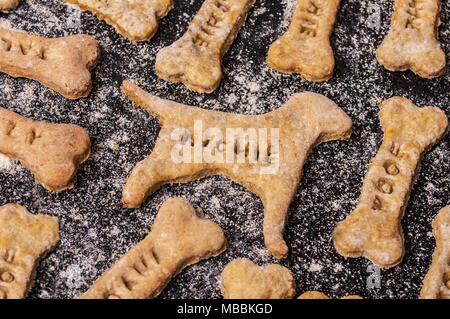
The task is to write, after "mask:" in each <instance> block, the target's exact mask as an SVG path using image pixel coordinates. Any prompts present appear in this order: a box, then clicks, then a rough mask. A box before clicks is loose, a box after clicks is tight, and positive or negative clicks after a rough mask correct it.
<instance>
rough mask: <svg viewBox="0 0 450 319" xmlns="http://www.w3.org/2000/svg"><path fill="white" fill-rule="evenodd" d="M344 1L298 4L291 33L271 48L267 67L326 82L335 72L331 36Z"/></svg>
mask: <svg viewBox="0 0 450 319" xmlns="http://www.w3.org/2000/svg"><path fill="white" fill-rule="evenodd" d="M339 3H340V0H298V1H297V8H296V10H295V13H294V16H293V18H292V22H291V25H290V26H289V29H288V31H287V32H286V33H285V34H284V35H283V36H281V37H279V38H278V40H276V41H275V42H274V43H273V44H272V45H271V46H270V48H269V52H268V54H267V64H268V65H269V66H270V67H271V68H273V69H275V70H277V71H280V72H284V73H294V72H295V73H300V75H301V76H302V78H304V79H306V80H309V81H316V82H321V81H326V80H329V79H330V78H331V76H332V75H333V70H334V55H333V50H332V49H331V46H330V35H331V32H332V31H333V25H334V21H335V18H336V13H337V11H338V9H339Z"/></svg>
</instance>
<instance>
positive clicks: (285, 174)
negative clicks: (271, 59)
mask: <svg viewBox="0 0 450 319" xmlns="http://www.w3.org/2000/svg"><path fill="white" fill-rule="evenodd" d="M122 90H123V91H124V92H125V94H126V95H127V96H128V98H130V99H131V100H132V101H134V102H135V103H136V104H137V105H140V106H142V107H143V108H145V109H146V110H147V111H148V112H150V113H151V114H152V115H154V116H156V117H157V118H158V119H159V120H160V122H161V123H162V124H163V128H162V129H161V131H160V133H159V136H158V140H157V142H156V145H155V148H154V150H153V152H152V153H151V154H150V156H149V157H148V158H147V159H145V160H144V161H142V162H140V163H138V164H137V165H136V167H135V168H134V170H133V172H132V173H131V176H130V177H129V179H128V181H127V183H126V185H125V187H124V190H123V197H122V201H123V203H124V205H125V207H129V208H134V207H138V206H139V205H141V204H142V202H144V200H145V199H146V198H147V197H148V196H149V195H151V194H152V193H153V192H154V191H156V190H157V189H158V188H159V187H160V186H161V185H163V184H167V183H183V182H188V181H192V180H196V179H199V178H202V177H205V176H210V175H223V176H226V177H228V178H230V179H232V180H233V181H235V182H237V183H239V184H241V185H243V186H245V187H246V188H247V189H248V190H249V191H251V192H253V193H255V194H256V195H258V196H259V197H260V198H261V200H262V202H263V204H264V208H265V218H264V239H265V243H266V246H267V247H268V249H269V252H270V253H272V254H273V255H274V256H275V257H277V258H283V257H286V256H287V252H288V248H287V246H286V244H285V242H284V240H283V230H284V226H285V223H286V219H287V216H288V209H289V204H290V202H291V200H292V198H293V197H294V195H295V192H296V191H297V188H298V185H299V183H300V179H301V176H302V168H303V164H304V163H305V161H306V158H307V156H308V154H309V153H310V151H311V149H312V148H313V147H314V146H315V145H318V144H320V143H321V142H325V141H330V140H337V139H345V138H348V137H349V136H350V134H351V128H352V121H351V119H350V118H349V117H348V116H347V115H346V114H345V113H344V112H343V111H342V110H341V109H340V108H339V107H338V106H337V105H336V104H335V103H333V101H331V100H329V99H328V98H326V97H324V96H322V95H319V94H315V93H310V92H305V93H301V94H296V95H294V96H293V97H292V98H291V99H290V100H289V101H288V102H287V103H286V104H285V106H283V107H281V108H280V109H278V110H276V111H273V112H270V113H267V114H264V115H259V116H247V115H238V114H229V113H224V112H217V111H209V110H203V109H201V108H196V107H193V106H187V105H183V104H179V103H175V102H171V101H167V100H163V99H160V98H157V97H155V96H152V95H150V94H148V93H147V92H145V91H143V90H141V89H140V88H139V87H137V86H135V85H133V84H131V83H129V82H126V81H124V83H123V86H122ZM196 121H200V122H202V123H203V126H204V128H205V129H208V128H214V129H217V130H219V131H220V132H222V134H223V136H224V137H225V135H226V131H227V130H228V129H238V128H240V129H242V131H241V132H240V133H237V134H236V135H235V137H230V138H229V140H227V139H225V138H224V140H212V139H211V138H208V137H207V136H203V138H202V136H200V137H199V138H200V140H197V141H192V140H191V143H192V144H193V148H194V150H195V149H196V148H197V147H198V146H200V148H201V146H202V144H203V146H204V147H205V148H207V149H208V148H209V149H210V150H211V149H216V150H217V152H218V153H220V154H225V153H227V158H228V155H230V154H231V159H233V158H235V157H236V158H239V157H240V158H242V157H244V156H245V161H241V162H242V163H236V160H234V161H233V160H231V161H229V160H224V161H222V163H220V162H219V161H206V160H195V158H194V161H191V162H187V161H181V163H175V162H174V161H173V160H171V154H172V152H173V150H174V149H176V148H177V147H178V146H179V145H180V142H181V143H184V142H185V141H184V138H185V136H183V137H181V140H177V139H176V138H175V139H173V138H171V135H172V133H173V132H175V131H176V130H179V129H180V128H184V129H185V130H187V132H188V133H189V134H188V135H189V136H190V137H191V138H192V137H194V139H198V138H196V137H195V132H194V128H195V122H196ZM251 129H254V130H255V131H258V132H260V131H261V130H266V132H270V134H271V137H270V142H268V143H267V145H265V147H264V143H259V145H258V147H256V149H255V148H252V149H251V150H250V146H249V144H250V143H249V140H250V137H249V138H245V140H246V143H245V144H244V143H242V145H241V143H235V142H236V140H238V141H239V140H241V139H242V136H244V134H245V132H247V133H248V132H250V130H251ZM273 129H278V130H279V132H278V135H279V141H278V140H275V137H276V130H273ZM272 131H274V132H273V135H272ZM204 135H206V134H204ZM268 135H269V133H268V134H267V136H268ZM261 137H263V135H261V134H260V135H259V138H260V139H261ZM227 138H228V137H227ZM267 139H269V137H267ZM274 140H275V143H272V141H274ZM278 142H279V143H278ZM194 157H195V156H194ZM272 169H273V170H272Z"/></svg>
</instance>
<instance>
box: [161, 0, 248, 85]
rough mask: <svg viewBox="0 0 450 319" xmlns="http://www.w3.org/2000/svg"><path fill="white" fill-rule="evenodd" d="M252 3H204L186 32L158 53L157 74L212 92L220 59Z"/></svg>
mask: <svg viewBox="0 0 450 319" xmlns="http://www.w3.org/2000/svg"><path fill="white" fill-rule="evenodd" d="M254 2H255V0H206V1H205V2H204V3H203V5H202V7H201V8H200V10H199V11H198V13H197V14H196V15H195V17H194V19H193V20H192V22H191V23H190V24H189V26H188V29H187V31H186V33H185V34H184V35H183V36H182V37H181V38H180V39H179V40H177V41H176V42H175V43H173V44H172V45H171V46H168V47H166V48H164V49H162V50H161V51H159V53H158V55H157V57H156V66H155V68H156V74H157V75H158V76H159V77H160V78H162V79H164V80H167V81H171V82H183V83H184V84H185V85H186V86H187V87H188V88H189V89H191V90H192V91H195V92H201V93H203V92H206V93H211V92H213V91H214V90H215V89H216V88H217V87H218V86H219V84H220V80H221V79H222V57H223V56H224V55H225V53H226V52H227V51H228V48H229V47H230V45H231V44H232V43H233V41H234V38H235V37H236V35H237V33H238V32H239V29H240V28H241V26H242V25H243V24H244V22H245V19H246V17H247V13H248V11H249V10H250V8H251V6H252V5H253V3H254Z"/></svg>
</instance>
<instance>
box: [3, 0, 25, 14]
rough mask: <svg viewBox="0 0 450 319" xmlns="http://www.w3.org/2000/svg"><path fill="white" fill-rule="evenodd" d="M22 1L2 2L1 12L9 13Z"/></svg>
mask: <svg viewBox="0 0 450 319" xmlns="http://www.w3.org/2000/svg"><path fill="white" fill-rule="evenodd" d="M19 2H20V0H0V11H2V12H8V11H9V10H12V9H15V8H16V7H17V6H18V5H19Z"/></svg>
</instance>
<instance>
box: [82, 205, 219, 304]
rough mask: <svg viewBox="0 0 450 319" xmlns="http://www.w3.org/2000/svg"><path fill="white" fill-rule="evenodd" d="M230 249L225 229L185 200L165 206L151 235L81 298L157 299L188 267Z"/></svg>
mask: <svg viewBox="0 0 450 319" xmlns="http://www.w3.org/2000/svg"><path fill="white" fill-rule="evenodd" d="M225 249H226V240H225V237H224V234H223V231H222V229H221V228H220V227H219V226H218V225H217V224H216V223H214V222H212V221H209V220H206V219H201V218H199V217H198V216H197V214H196V213H195V210H194V208H193V207H192V205H191V204H190V203H189V202H188V201H187V200H185V199H181V198H172V199H169V200H167V201H166V202H165V203H164V204H163V206H161V208H160V210H159V213H158V215H157V216H156V219H155V222H154V223H153V226H152V229H151V232H150V234H149V235H148V236H147V237H146V238H145V239H144V240H143V241H141V242H140V243H138V244H137V245H136V246H134V247H133V248H131V250H130V251H129V252H128V253H126V254H125V255H124V256H123V257H122V258H120V260H119V261H117V262H116V264H115V265H114V266H112V267H111V268H110V269H109V270H107V271H106V272H105V273H104V274H103V276H102V277H101V278H99V279H98V280H97V281H96V282H95V283H94V284H93V285H92V287H91V288H90V289H89V290H88V291H87V292H86V293H85V294H83V295H82V296H81V298H99V299H106V298H121V299H129V298H139V299H141V298H153V297H156V296H157V295H158V294H159V293H160V292H161V291H162V290H163V289H164V287H165V286H166V285H167V283H168V282H169V281H170V279H171V278H172V277H174V276H175V275H177V274H178V273H179V272H181V271H182V270H183V269H184V268H185V267H186V266H188V265H191V264H195V263H197V262H199V261H200V260H202V259H206V258H210V257H212V256H217V255H218V254H220V253H222V252H223V251H224V250H225Z"/></svg>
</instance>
